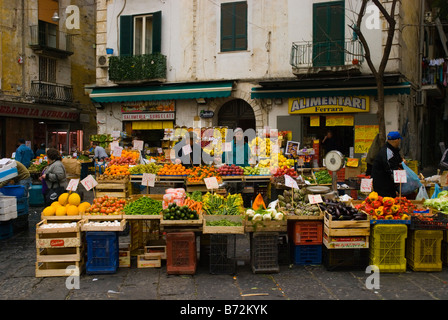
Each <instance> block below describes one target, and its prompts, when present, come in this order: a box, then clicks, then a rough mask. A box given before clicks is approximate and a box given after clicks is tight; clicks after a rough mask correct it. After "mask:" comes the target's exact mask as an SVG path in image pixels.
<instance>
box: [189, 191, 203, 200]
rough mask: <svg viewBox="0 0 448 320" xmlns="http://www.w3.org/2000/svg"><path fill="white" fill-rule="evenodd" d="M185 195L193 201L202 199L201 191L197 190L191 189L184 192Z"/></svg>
mask: <svg viewBox="0 0 448 320" xmlns="http://www.w3.org/2000/svg"><path fill="white" fill-rule="evenodd" d="M186 197H187V198H190V199H192V200H194V201H199V202H201V201H202V192H201V191H199V190H196V191H193V192H192V193H186Z"/></svg>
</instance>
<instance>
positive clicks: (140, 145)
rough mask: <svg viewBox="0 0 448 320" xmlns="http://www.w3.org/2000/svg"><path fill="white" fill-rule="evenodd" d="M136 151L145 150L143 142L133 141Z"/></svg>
mask: <svg viewBox="0 0 448 320" xmlns="http://www.w3.org/2000/svg"><path fill="white" fill-rule="evenodd" d="M132 143H133V146H134V149H135V150H143V143H144V142H143V140H134V141H132Z"/></svg>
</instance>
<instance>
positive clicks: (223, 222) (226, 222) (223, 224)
mask: <svg viewBox="0 0 448 320" xmlns="http://www.w3.org/2000/svg"><path fill="white" fill-rule="evenodd" d="M205 225H206V226H209V227H240V226H242V225H243V221H242V220H241V221H230V220H228V219H220V220H215V221H210V220H207V221H206V222H205Z"/></svg>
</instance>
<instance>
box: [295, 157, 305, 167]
mask: <svg viewBox="0 0 448 320" xmlns="http://www.w3.org/2000/svg"><path fill="white" fill-rule="evenodd" d="M304 164H305V162H304V161H303V158H299V159H298V160H297V165H298V166H299V167H303V165H304Z"/></svg>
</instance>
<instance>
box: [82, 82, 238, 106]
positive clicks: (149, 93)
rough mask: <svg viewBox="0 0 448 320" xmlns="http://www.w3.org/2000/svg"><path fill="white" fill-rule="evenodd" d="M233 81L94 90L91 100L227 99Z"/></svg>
mask: <svg viewBox="0 0 448 320" xmlns="http://www.w3.org/2000/svg"><path fill="white" fill-rule="evenodd" d="M232 85H233V81H222V82H201V83H198V82H193V83H183V84H162V85H158V86H132V87H107V88H106V87H101V88H93V90H92V92H91V93H90V98H91V99H92V101H94V102H98V103H107V102H131V101H134V102H135V101H154V100H178V99H200V98H225V97H229V96H230V94H231V91H232Z"/></svg>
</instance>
